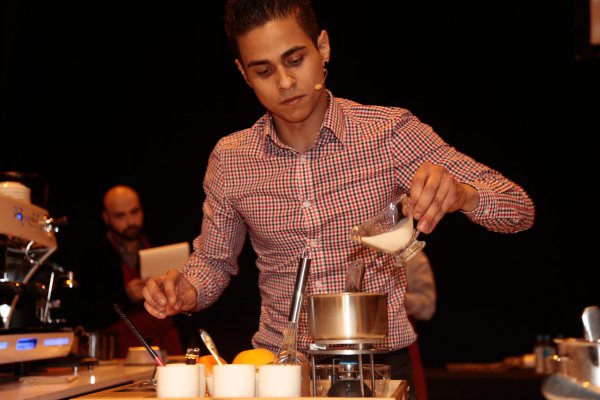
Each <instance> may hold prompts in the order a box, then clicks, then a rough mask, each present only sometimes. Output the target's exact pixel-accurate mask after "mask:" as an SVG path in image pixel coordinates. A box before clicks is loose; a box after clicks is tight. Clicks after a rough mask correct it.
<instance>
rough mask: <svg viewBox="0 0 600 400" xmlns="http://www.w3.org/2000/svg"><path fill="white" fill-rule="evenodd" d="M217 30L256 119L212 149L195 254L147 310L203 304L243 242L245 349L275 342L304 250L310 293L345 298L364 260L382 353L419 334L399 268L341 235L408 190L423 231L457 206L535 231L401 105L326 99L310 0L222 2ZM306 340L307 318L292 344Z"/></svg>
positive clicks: (498, 184) (525, 201) (161, 312)
mask: <svg viewBox="0 0 600 400" xmlns="http://www.w3.org/2000/svg"><path fill="white" fill-rule="evenodd" d="M225 28H226V33H227V35H228V38H229V40H230V43H231V46H232V49H233V52H234V55H235V63H236V65H237V67H238V69H239V71H240V73H241V74H242V76H243V78H244V80H245V81H246V83H247V84H248V85H249V86H250V87H251V88H252V89H253V90H254V92H255V94H256V96H257V97H258V99H259V101H260V102H261V103H262V104H263V105H264V107H265V108H266V109H267V112H266V113H265V115H264V116H263V117H262V118H260V119H259V120H258V121H257V122H256V123H255V124H254V125H253V126H251V127H250V128H248V129H244V130H241V131H238V132H235V133H232V134H231V135H228V136H226V137H224V138H222V139H221V140H220V141H219V143H218V144H217V145H216V147H215V148H214V150H213V152H212V153H211V156H210V159H209V163H208V167H207V171H206V175H205V179H204V183H203V185H204V191H205V194H206V199H205V202H204V205H203V213H204V215H203V221H202V229H201V233H200V235H199V236H198V237H197V238H196V239H195V241H194V252H193V254H192V255H191V256H190V258H189V260H188V261H187V263H186V265H185V267H184V269H183V271H182V272H181V273H180V272H178V271H176V270H171V271H169V272H168V273H167V274H166V275H164V276H161V277H157V278H154V279H151V280H150V281H149V282H148V284H147V285H146V287H145V288H144V297H145V299H146V302H145V306H146V309H147V310H148V312H150V313H151V314H152V315H154V316H156V317H158V318H165V317H166V316H168V315H173V314H176V313H178V312H181V311H198V310H201V309H204V308H206V307H208V306H210V305H211V304H212V303H213V302H215V301H216V300H217V299H218V297H219V296H220V295H221V293H222V292H223V290H224V289H225V288H226V286H227V285H228V284H229V282H230V279H231V277H232V276H234V275H236V274H237V273H238V262H237V257H238V255H239V254H240V251H241V249H242V246H243V242H244V239H245V237H246V234H247V233H248V234H249V238H250V240H251V243H252V246H253V248H254V250H255V252H256V254H257V262H256V265H257V267H258V269H259V282H258V284H259V287H260V294H261V315H260V324H259V329H258V331H257V332H256V334H255V335H254V336H253V339H252V342H253V345H254V346H255V347H265V348H268V349H270V350H273V351H277V349H278V348H279V346H280V345H281V341H282V331H283V329H284V328H285V327H286V325H287V324H288V321H287V317H288V311H289V307H290V302H291V300H292V295H293V287H294V280H295V274H296V268H297V261H298V257H300V255H301V254H302V252H303V250H304V249H306V248H310V254H311V272H310V276H309V279H308V284H307V293H327V292H342V291H343V290H344V282H345V276H346V267H347V266H348V265H349V264H350V263H351V262H352V261H353V260H356V259H360V260H362V261H363V262H364V263H365V266H366V273H365V277H364V290H365V291H367V292H382V293H387V294H388V313H389V321H390V322H389V334H388V335H387V336H386V338H385V339H384V341H383V343H382V344H381V345H382V346H383V347H387V348H390V349H394V350H401V349H405V348H406V346H408V345H409V344H411V343H413V342H414V341H415V339H416V334H415V332H414V331H413V329H412V327H411V324H410V322H409V320H408V318H407V314H406V310H405V308H404V296H405V291H406V276H405V271H404V268H403V267H398V266H396V265H395V263H394V256H393V255H391V254H385V253H381V252H376V251H373V250H370V249H368V248H367V247H365V246H361V245H359V244H357V243H356V242H353V241H351V240H350V230H351V227H352V226H354V225H356V224H359V223H361V222H363V221H364V220H366V219H368V218H370V217H371V216H373V215H374V214H375V213H377V212H378V211H379V210H381V209H382V208H383V207H384V206H385V205H386V203H387V202H389V201H390V200H391V199H392V198H393V197H394V196H395V195H397V194H399V193H408V194H410V198H411V202H412V203H411V204H412V205H413V210H414V217H415V219H416V220H417V221H418V223H417V229H418V230H420V231H421V232H423V233H430V232H432V231H433V229H434V228H435V227H436V225H437V224H438V223H439V221H440V220H441V218H442V217H443V216H444V215H445V214H447V213H450V212H457V211H458V212H461V213H463V214H464V215H465V216H466V218H469V219H470V220H471V221H473V222H475V223H477V224H479V225H481V226H483V227H485V228H486V229H488V230H491V231H496V232H502V233H514V232H519V231H523V230H526V229H528V228H529V227H531V226H532V224H533V221H534V205H533V202H532V201H531V199H530V198H529V196H528V195H527V193H526V192H525V191H524V190H523V189H522V188H521V187H520V186H519V185H517V184H516V183H514V182H512V181H510V180H509V179H507V178H506V177H504V176H503V175H502V174H500V173H499V172H498V171H495V170H493V169H491V168H489V167H487V166H485V165H483V164H481V163H479V162H477V161H475V160H473V159H472V158H471V157H469V156H467V155H465V154H462V153H461V152H459V151H457V150H456V149H455V148H453V147H452V146H450V145H449V144H447V143H446V142H444V141H443V140H442V139H441V138H440V137H439V136H438V135H437V134H436V133H435V132H434V131H433V130H432V128H431V127H430V126H428V125H426V124H425V123H423V122H421V121H420V120H419V119H418V118H417V117H415V116H414V115H412V114H411V113H410V112H409V111H408V110H405V109H402V108H395V107H381V106H372V105H363V104H358V103H356V102H353V101H350V100H346V99H341V98H336V97H334V96H333V94H332V93H331V92H330V91H329V90H327V89H326V88H325V87H324V83H325V78H326V74H327V70H326V64H327V62H328V61H329V58H330V43H329V38H328V35H327V32H326V31H323V30H320V29H319V27H318V24H317V21H316V17H315V15H314V11H313V9H312V5H311V3H310V1H309V0H283V1H282V0H280V1H275V0H230V1H228V3H227V6H226V11H225ZM310 342H311V338H310V337H309V335H308V332H307V325H306V311H304V312H303V313H302V314H301V317H300V323H299V330H298V347H299V349H300V350H306V349H307V348H308V345H309V343H310ZM401 353H402V354H405V352H404V351H401Z"/></svg>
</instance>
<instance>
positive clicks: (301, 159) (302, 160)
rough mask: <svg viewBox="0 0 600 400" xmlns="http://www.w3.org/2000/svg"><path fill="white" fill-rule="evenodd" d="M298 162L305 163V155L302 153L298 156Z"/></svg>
mask: <svg viewBox="0 0 600 400" xmlns="http://www.w3.org/2000/svg"><path fill="white" fill-rule="evenodd" d="M300 162H301V163H302V164H306V156H304V155H302V156H300Z"/></svg>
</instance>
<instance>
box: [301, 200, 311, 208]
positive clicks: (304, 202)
mask: <svg viewBox="0 0 600 400" xmlns="http://www.w3.org/2000/svg"><path fill="white" fill-rule="evenodd" d="M302 207H304V208H308V207H310V201H303V202H302Z"/></svg>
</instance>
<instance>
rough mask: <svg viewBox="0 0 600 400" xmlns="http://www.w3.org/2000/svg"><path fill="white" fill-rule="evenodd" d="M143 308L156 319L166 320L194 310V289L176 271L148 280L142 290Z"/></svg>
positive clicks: (195, 294) (169, 271)
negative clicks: (168, 317)
mask: <svg viewBox="0 0 600 400" xmlns="http://www.w3.org/2000/svg"><path fill="white" fill-rule="evenodd" d="M143 294H144V299H145V301H144V307H145V308H146V310H147V311H148V312H149V313H150V314H152V315H153V316H155V317H156V318H160V319H163V318H166V317H167V316H169V315H175V314H178V313H180V312H189V311H193V310H194V309H195V308H196V301H197V298H198V292H197V291H196V288H195V287H194V286H193V285H192V284H191V283H190V282H189V281H188V280H187V279H186V278H185V277H184V276H183V275H182V274H181V272H179V271H177V270H176V269H170V270H168V271H167V273H166V274H165V275H162V276H157V277H154V278H150V279H149V280H148V282H147V283H146V286H145V287H144V290H143Z"/></svg>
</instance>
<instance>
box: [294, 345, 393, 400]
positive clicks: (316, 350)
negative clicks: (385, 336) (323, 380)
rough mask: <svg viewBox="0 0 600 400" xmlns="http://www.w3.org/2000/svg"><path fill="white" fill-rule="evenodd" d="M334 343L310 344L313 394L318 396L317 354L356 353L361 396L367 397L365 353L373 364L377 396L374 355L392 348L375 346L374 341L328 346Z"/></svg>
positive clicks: (372, 370) (372, 381)
mask: <svg viewBox="0 0 600 400" xmlns="http://www.w3.org/2000/svg"><path fill="white" fill-rule="evenodd" d="M329 345H332V344H330V343H328V344H319V343H313V344H311V345H310V348H309V349H308V350H307V351H306V352H307V353H308V354H309V355H310V364H311V366H312V380H313V383H312V390H313V396H315V397H316V394H317V367H316V362H315V356H319V355H343V356H348V355H356V356H357V357H356V358H357V360H358V376H359V381H360V392H361V397H365V390H364V382H365V379H364V374H363V361H362V356H363V355H365V354H368V355H369V362H370V364H371V387H372V388H373V389H372V390H371V391H372V396H373V397H376V396H377V395H376V394H375V360H374V357H373V356H374V355H375V354H382V353H389V352H390V349H388V348H381V347H375V346H374V345H373V344H372V343H356V344H350V345H348V344H344V347H340V345H339V344H333V345H334V346H336V347H331V348H329V347H328V346H329ZM332 374H335V368H334V370H333V371H332Z"/></svg>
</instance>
